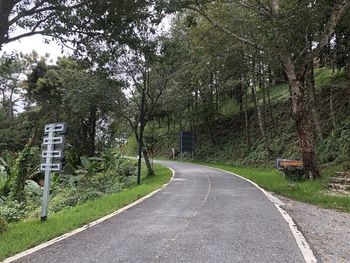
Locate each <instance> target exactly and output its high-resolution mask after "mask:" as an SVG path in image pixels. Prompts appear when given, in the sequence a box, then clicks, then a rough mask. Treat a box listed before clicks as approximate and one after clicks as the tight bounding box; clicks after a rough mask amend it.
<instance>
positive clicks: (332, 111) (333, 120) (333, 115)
mask: <svg viewBox="0 0 350 263" xmlns="http://www.w3.org/2000/svg"><path fill="white" fill-rule="evenodd" d="M333 105H334V104H333V88H332V87H331V94H330V96H329V106H330V111H331V119H332V124H333V130H335V129H336V128H337V125H336V122H335V113H334V106H333Z"/></svg>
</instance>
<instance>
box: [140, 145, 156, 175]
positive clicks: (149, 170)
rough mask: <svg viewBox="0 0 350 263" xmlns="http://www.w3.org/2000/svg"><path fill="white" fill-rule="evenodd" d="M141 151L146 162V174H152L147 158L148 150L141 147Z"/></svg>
mask: <svg viewBox="0 0 350 263" xmlns="http://www.w3.org/2000/svg"><path fill="white" fill-rule="evenodd" d="M142 153H143V159H144V160H145V163H146V167H147V174H148V175H154V171H153V168H152V165H151V161H150V159H149V155H148V152H147V151H146V149H145V148H143V149H142Z"/></svg>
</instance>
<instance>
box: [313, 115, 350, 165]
mask: <svg viewBox="0 0 350 263" xmlns="http://www.w3.org/2000/svg"><path fill="white" fill-rule="evenodd" d="M318 151H319V158H320V161H321V162H322V163H329V162H334V161H336V162H344V161H347V160H349V158H350V120H347V121H346V122H345V124H344V125H342V126H341V127H339V128H338V129H336V130H335V131H333V132H332V133H331V134H330V135H329V136H328V137H327V138H325V139H324V140H323V141H322V142H321V143H320V146H319V148H318Z"/></svg>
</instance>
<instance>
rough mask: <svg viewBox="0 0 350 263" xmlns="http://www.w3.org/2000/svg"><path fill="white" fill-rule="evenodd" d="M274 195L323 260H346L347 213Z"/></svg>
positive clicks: (349, 241) (349, 246)
mask: <svg viewBox="0 0 350 263" xmlns="http://www.w3.org/2000/svg"><path fill="white" fill-rule="evenodd" d="M277 197H278V198H279V199H280V200H282V201H283V202H284V203H285V205H284V206H283V208H284V209H285V210H286V211H287V212H288V213H289V214H290V215H291V216H292V218H293V219H294V221H295V222H296V223H297V224H298V226H299V227H300V229H301V231H302V232H303V233H304V235H305V236H306V238H307V239H308V240H309V241H310V243H311V244H312V245H313V247H314V249H315V250H316V252H317V254H318V255H319V256H320V257H321V258H322V260H323V261H324V262H327V263H341V262H350V214H348V213H344V212H338V211H336V210H333V209H324V208H320V207H317V206H315V205H311V204H306V203H301V202H298V201H294V200H291V199H288V198H286V197H283V196H277Z"/></svg>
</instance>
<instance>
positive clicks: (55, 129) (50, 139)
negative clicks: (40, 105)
mask: <svg viewBox="0 0 350 263" xmlns="http://www.w3.org/2000/svg"><path fill="white" fill-rule="evenodd" d="M65 131H66V125H65V124H64V123H51V124H47V125H45V129H44V136H45V137H44V141H43V144H42V149H43V151H42V154H41V157H42V158H43V163H42V164H41V168H40V169H41V171H44V172H45V179H44V191H43V201H42V209H41V221H45V220H46V218H47V213H48V204H49V195H50V180H51V172H52V171H55V172H59V171H61V169H62V162H61V160H62V158H63V146H64V133H65Z"/></svg>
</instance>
